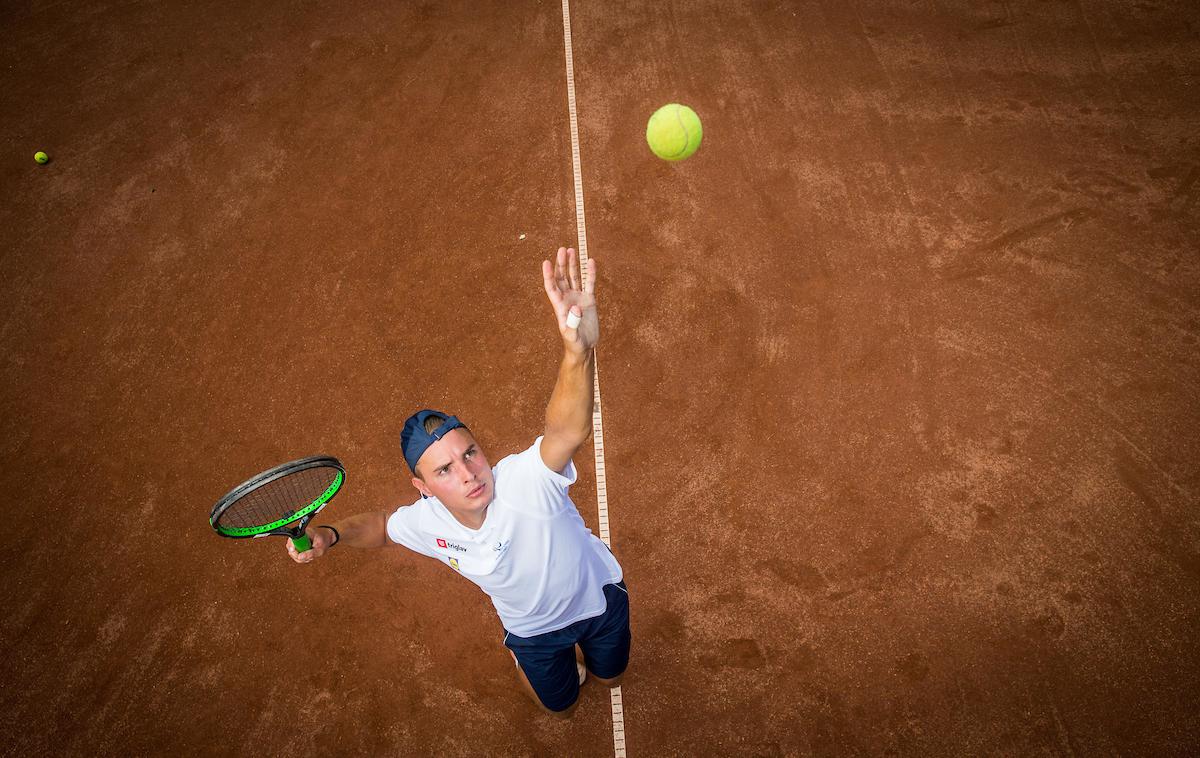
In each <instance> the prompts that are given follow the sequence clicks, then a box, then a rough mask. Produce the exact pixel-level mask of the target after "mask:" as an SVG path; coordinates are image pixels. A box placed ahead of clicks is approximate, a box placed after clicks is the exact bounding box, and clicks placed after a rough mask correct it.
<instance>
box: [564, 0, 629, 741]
mask: <svg viewBox="0 0 1200 758" xmlns="http://www.w3.org/2000/svg"><path fill="white" fill-rule="evenodd" d="M562 15H563V47H564V48H565V50H566V54H567V109H568V110H569V111H570V114H571V167H572V169H573V170H574V172H575V221H576V225H577V226H578V227H579V268H580V273H581V274H582V275H583V276H584V277H586V276H587V261H588V255H587V221H586V220H585V218H584V215H583V170H582V169H581V168H580V162H579V119H578V116H577V114H578V111H577V109H576V107H575V58H574V56H573V55H572V52H571V3H570V0H562ZM595 367H596V375H595V379H594V381H593V384H592V389H593V391H594V394H595V398H596V400H595V404H594V405H593V406H592V441H593V444H594V445H595V449H596V504H597V507H598V508H599V509H600V539H602V540H604V544H605V545H608V546H609V547H612V540H611V538H610V537H609V532H608V488H607V487H606V485H605V480H604V421H603V418H602V417H601V415H600V362H599V360H597V361H596V364H595ZM609 700H610V703H611V706H612V725H613V751H614V754H615V755H616V758H625V708H624V705H623V704H622V703H621V688H620V687H613V688H611V689H610V690H609Z"/></svg>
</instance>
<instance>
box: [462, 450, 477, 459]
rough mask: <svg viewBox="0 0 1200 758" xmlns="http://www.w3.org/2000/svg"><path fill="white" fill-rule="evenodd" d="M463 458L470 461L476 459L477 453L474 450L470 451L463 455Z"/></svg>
mask: <svg viewBox="0 0 1200 758" xmlns="http://www.w3.org/2000/svg"><path fill="white" fill-rule="evenodd" d="M463 457H464V458H468V459H470V458H474V457H475V451H474V450H468V451H467V452H466V453H464V454H463Z"/></svg>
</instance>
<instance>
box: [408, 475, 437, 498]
mask: <svg viewBox="0 0 1200 758" xmlns="http://www.w3.org/2000/svg"><path fill="white" fill-rule="evenodd" d="M412 485H413V486H414V487H416V488H417V490H418V491H420V493H421V497H433V493H432V492H430V491H429V488H428V487H426V486H425V482H423V481H421V480H420V479H418V478H417V477H415V476H414V477H413V478H412Z"/></svg>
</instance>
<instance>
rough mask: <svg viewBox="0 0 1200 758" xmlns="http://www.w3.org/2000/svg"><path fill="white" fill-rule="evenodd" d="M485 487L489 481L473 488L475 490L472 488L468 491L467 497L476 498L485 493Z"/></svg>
mask: <svg viewBox="0 0 1200 758" xmlns="http://www.w3.org/2000/svg"><path fill="white" fill-rule="evenodd" d="M485 489H487V482H484V483H483V484H481V485H479V486H478V487H476V488H475V489H473V490H471V491H470V492H468V493H467V497H468V498H476V497H479V496H480V495H482V494H483V491H484V490H485Z"/></svg>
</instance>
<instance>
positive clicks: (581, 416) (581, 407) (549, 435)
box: [539, 247, 600, 471]
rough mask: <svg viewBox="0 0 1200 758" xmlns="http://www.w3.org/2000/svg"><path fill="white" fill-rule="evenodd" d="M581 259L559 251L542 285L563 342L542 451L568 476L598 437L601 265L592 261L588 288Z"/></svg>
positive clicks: (544, 272)
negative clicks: (594, 421) (594, 418)
mask: <svg viewBox="0 0 1200 758" xmlns="http://www.w3.org/2000/svg"><path fill="white" fill-rule="evenodd" d="M579 273H580V272H579V256H578V254H577V253H576V252H575V250H574V249H573V248H562V247H560V248H559V249H558V255H557V256H556V258H555V261H554V262H553V263H551V262H550V261H542V284H543V286H544V287H545V289H546V297H547V298H548V299H549V300H550V305H551V306H552V307H553V308H554V316H555V318H556V319H557V321H558V332H559V335H561V336H562V340H563V358H562V363H561V364H560V365H559V368H558V381H557V382H555V384H554V391H553V392H552V393H551V394H550V402H549V404H548V405H547V406H546V432H545V435H544V436H543V437H542V444H541V448H540V450H539V452H540V453H541V455H542V461H543V462H544V463H545V464H546V467H547V468H549V469H551V470H552V471H562V470H563V469H564V468H566V467H567V464H568V463H569V462H570V461H571V457H572V456H573V455H574V454H575V451H576V450H578V449H579V446H580V445H582V444H583V443H584V441H585V440H587V438H588V435H590V434H591V433H592V403H593V402H594V395H593V390H592V388H593V386H594V380H595V376H596V351H595V347H596V343H597V342H598V341H599V340H600V323H599V320H598V318H597V316H596V294H595V293H596V261H595V260H594V259H589V260H588V271H587V281H586V283H581V282H580V280H579Z"/></svg>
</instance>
